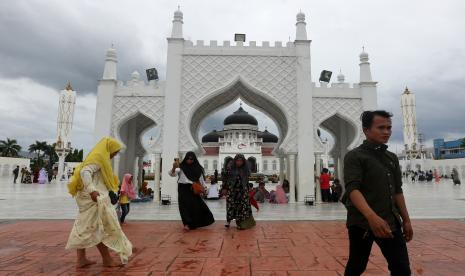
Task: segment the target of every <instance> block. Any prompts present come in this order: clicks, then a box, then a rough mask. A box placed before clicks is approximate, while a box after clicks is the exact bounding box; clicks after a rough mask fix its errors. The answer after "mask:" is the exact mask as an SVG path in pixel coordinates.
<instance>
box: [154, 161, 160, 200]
mask: <svg viewBox="0 0 465 276" xmlns="http://www.w3.org/2000/svg"><path fill="white" fill-rule="evenodd" d="M160 165H161V154H160V153H155V190H154V198H155V202H159V201H160V179H161V175H160V174H161V170H160Z"/></svg>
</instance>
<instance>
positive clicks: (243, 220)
mask: <svg viewBox="0 0 465 276" xmlns="http://www.w3.org/2000/svg"><path fill="white" fill-rule="evenodd" d="M233 219H235V220H236V225H237V227H238V228H239V229H249V228H252V227H254V226H255V220H254V218H253V215H252V207H251V206H250V195H249V193H248V192H246V191H243V190H240V189H232V190H231V191H230V193H229V195H228V198H227V199H226V220H227V221H228V222H230V221H232V220H233Z"/></svg>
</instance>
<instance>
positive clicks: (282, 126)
mask: <svg viewBox="0 0 465 276" xmlns="http://www.w3.org/2000/svg"><path fill="white" fill-rule="evenodd" d="M238 98H241V99H242V100H244V101H245V102H247V104H249V105H251V106H253V107H254V108H256V109H258V110H260V111H261V112H263V113H265V114H266V115H268V116H269V117H270V118H271V119H272V120H273V121H274V122H275V124H276V125H277V126H278V131H279V141H278V146H277V148H279V147H280V145H282V144H283V143H285V142H286V140H287V136H288V133H289V123H288V118H287V116H286V113H285V112H284V111H283V110H284V108H282V107H281V105H280V103H278V102H277V101H276V100H275V99H273V98H272V97H270V96H268V95H267V94H266V93H264V92H262V91H260V90H258V89H256V88H254V87H253V86H251V85H249V84H248V83H247V82H246V81H244V80H243V79H242V78H241V77H238V78H236V79H235V80H233V81H232V82H231V83H230V84H229V85H227V86H225V87H223V88H221V89H219V90H217V91H215V92H213V93H210V94H209V95H208V96H206V97H205V98H204V99H202V100H200V101H199V103H198V104H197V105H195V106H194V107H193V108H192V109H191V110H190V112H189V116H188V124H187V127H188V128H189V130H188V131H187V133H189V134H190V139H191V141H192V143H193V144H194V145H197V147H198V149H200V148H201V143H200V140H199V138H198V135H197V134H198V132H199V128H200V125H201V123H202V121H203V120H204V119H205V118H206V117H207V116H208V115H210V114H212V113H214V112H215V111H218V110H220V109H222V108H223V107H225V106H227V105H228V104H230V103H232V102H234V101H235V100H237V99H238Z"/></svg>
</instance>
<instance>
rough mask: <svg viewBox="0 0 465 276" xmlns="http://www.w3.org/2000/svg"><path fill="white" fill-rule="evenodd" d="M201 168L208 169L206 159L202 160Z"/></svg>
mask: <svg viewBox="0 0 465 276" xmlns="http://www.w3.org/2000/svg"><path fill="white" fill-rule="evenodd" d="M203 168H204V170H208V160H203Z"/></svg>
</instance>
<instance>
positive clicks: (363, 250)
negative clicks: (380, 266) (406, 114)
mask: <svg viewBox="0 0 465 276" xmlns="http://www.w3.org/2000/svg"><path fill="white" fill-rule="evenodd" d="M391 117H392V114H390V113H388V112H386V111H382V110H377V111H365V112H363V113H362V115H361V120H362V127H363V132H364V133H365V136H366V140H365V141H364V142H363V144H362V145H360V146H359V147H357V148H355V149H353V150H351V151H350V152H349V153H347V155H346V156H345V158H344V183H345V188H346V191H345V194H344V197H343V201H344V203H345V205H346V207H347V228H348V230H349V240H350V248H349V251H350V252H349V260H348V262H347V266H346V270H345V275H350V276H352V275H361V274H362V273H363V272H364V271H365V269H366V265H367V263H368V257H369V256H370V252H371V247H372V245H373V242H376V243H377V244H378V246H379V247H380V249H381V251H382V253H383V255H384V257H385V258H386V260H387V262H388V268H389V270H390V271H391V275H410V274H411V271H410V263H409V258H408V252H407V246H406V241H407V242H409V241H410V240H411V239H412V237H413V230H412V225H411V223H410V218H409V215H408V211H407V207H406V205H405V199H404V195H403V193H402V174H401V171H400V166H399V160H398V159H397V156H396V155H395V154H394V153H392V152H389V151H387V146H386V143H387V142H388V140H389V138H390V137H391V133H392V129H391V128H392V122H391Z"/></svg>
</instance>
